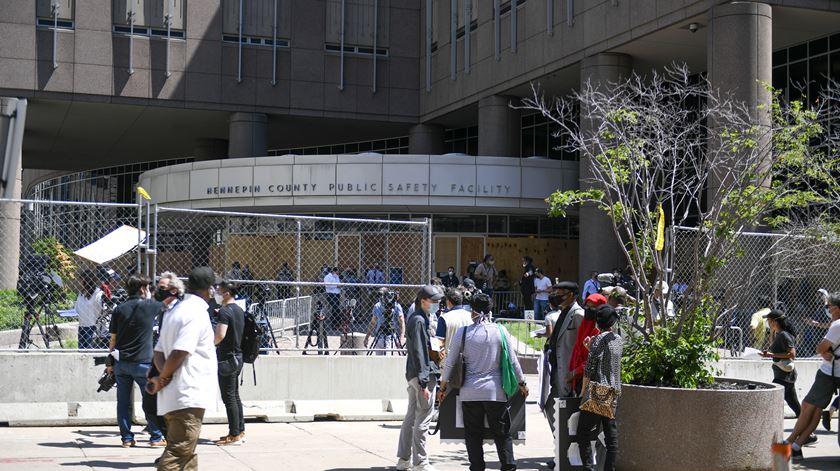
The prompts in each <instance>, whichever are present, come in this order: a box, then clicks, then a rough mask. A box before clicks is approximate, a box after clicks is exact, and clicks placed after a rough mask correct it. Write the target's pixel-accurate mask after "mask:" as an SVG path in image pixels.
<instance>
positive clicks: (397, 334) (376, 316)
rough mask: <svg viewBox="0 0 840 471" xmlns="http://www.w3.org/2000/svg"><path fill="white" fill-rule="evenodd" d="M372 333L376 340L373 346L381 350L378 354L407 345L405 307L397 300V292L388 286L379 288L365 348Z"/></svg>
mask: <svg viewBox="0 0 840 471" xmlns="http://www.w3.org/2000/svg"><path fill="white" fill-rule="evenodd" d="M371 335H373V336H374V340H375V343H374V345H373V348H375V349H377V350H379V351H377V352H376V354H377V355H385V353H386V352H385V351H384V350H392V349H397V348H402V347H403V346H404V345H405V316H404V315H403V309H402V306H400V303H398V302H397V293H395V292H394V291H390V290H389V289H388V288H380V289H379V301H378V302H377V303H376V304H374V306H373V309H372V310H371V319H370V324H368V329H367V334H366V335H365V341H364V346H365V348H367V347H368V343H369V342H370V336H371Z"/></svg>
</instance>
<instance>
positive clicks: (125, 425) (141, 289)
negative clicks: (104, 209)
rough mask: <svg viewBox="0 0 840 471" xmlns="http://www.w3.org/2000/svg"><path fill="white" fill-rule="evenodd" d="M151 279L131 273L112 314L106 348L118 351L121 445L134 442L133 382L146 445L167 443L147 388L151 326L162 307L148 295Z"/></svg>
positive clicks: (124, 445)
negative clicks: (137, 390) (140, 404)
mask: <svg viewBox="0 0 840 471" xmlns="http://www.w3.org/2000/svg"><path fill="white" fill-rule="evenodd" d="M150 284H151V280H149V278H147V277H145V276H143V275H132V276H131V277H130V278H129V279H128V282H127V283H126V290H127V291H128V295H129V298H128V300H127V301H126V302H124V303H122V304H120V305H119V306H117V308H116V309H115V310H114V314H113V315H112V316H111V325H110V332H111V342H110V344H109V345H108V349H109V351H112V352H113V351H114V350H117V351H118V352H119V355H118V359H117V362H116V365H115V366H114V375H115V376H116V379H117V422H118V423H119V426H120V437H121V439H122V447H123V448H129V447H133V446H134V445H135V444H136V441H135V440H134V434H133V433H132V432H131V413H130V408H131V390H132V388H133V383H137V385H138V386H140V392H141V394H142V395H143V411H144V412H145V415H146V421H147V422H148V429H149V435H150V437H149V445H150V446H152V447H163V446H166V440H165V439H164V438H163V434H162V433H161V431H160V427H159V426H158V421H157V412H156V410H153V408H152V407H151V402H152V401H154V400H155V398H154V397H152V396H151V395H149V394H148V393H147V392H146V378H147V375H148V373H149V368H150V367H151V364H152V357H153V344H152V338H153V329H154V325H155V320H156V319H157V316H158V314H159V313H160V312H161V310H162V309H163V305H162V304H161V303H160V302H159V301H155V300H152V299H151V291H150V289H149V287H150Z"/></svg>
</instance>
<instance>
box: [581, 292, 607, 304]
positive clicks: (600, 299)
mask: <svg viewBox="0 0 840 471" xmlns="http://www.w3.org/2000/svg"><path fill="white" fill-rule="evenodd" d="M586 303H592V304H593V305H595V306H600V305H602V304H607V298H605V297H604V295H603V294H600V293H594V294H590V295H589V296H587V297H586V299H585V300H584V301H583V304H586Z"/></svg>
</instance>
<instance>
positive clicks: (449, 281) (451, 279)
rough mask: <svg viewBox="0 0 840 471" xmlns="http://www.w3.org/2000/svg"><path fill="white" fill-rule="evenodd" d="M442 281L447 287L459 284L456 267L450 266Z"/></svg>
mask: <svg viewBox="0 0 840 471" xmlns="http://www.w3.org/2000/svg"><path fill="white" fill-rule="evenodd" d="M440 282H441V283H443V286H444V287H446V288H455V287H456V286H458V284H459V281H458V275H456V274H455V267H449V268H447V269H446V274H445V275H443V277H441V279H440Z"/></svg>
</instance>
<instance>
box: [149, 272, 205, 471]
mask: <svg viewBox="0 0 840 471" xmlns="http://www.w3.org/2000/svg"><path fill="white" fill-rule="evenodd" d="M217 282H218V278H217V277H216V275H215V274H214V273H213V270H211V269H210V268H209V267H198V268H195V269H193V271H192V273H190V276H189V280H188V282H187V284H188V287H189V290H190V291H189V293H187V294H185V295H184V298H183V300H181V301H179V302H178V303H177V304H175V306H174V307H173V308H172V310H171V311H169V312H168V313H166V315H165V316H164V318H163V325H162V326H161V332H160V339H159V340H158V343H157V345H156V346H155V358H154V361H155V366H156V367H157V369H158V370H159V371H160V376H156V377H153V378H151V379H150V380H149V383H150V386H149V392H150V393H152V394H157V406H158V414H160V415H163V417H164V419H165V420H166V429H167V432H166V439H167V445H166V449H165V450H164V452H163V455H162V456H161V459H160V464H159V465H158V471H169V470H198V455H196V454H195V447H196V444H197V443H198V437H199V435H200V433H201V422H202V420H203V419H204V411H205V410H206V409H207V408H210V407H215V402H216V388H217V387H218V384H217V381H216V376H217V372H216V347H215V345H214V344H213V327H212V326H211V325H210V318H209V317H208V316H207V308H208V307H209V306H208V304H207V301H208V300H209V299H210V298H211V297H212V296H213V285H214V284H216V283H217Z"/></svg>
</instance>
